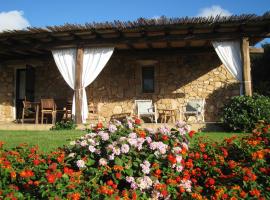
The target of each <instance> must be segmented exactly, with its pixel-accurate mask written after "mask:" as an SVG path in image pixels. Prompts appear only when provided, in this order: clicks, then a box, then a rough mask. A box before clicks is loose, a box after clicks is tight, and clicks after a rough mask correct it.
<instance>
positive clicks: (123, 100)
mask: <svg viewBox="0 0 270 200" xmlns="http://www.w3.org/2000/svg"><path fill="white" fill-rule="evenodd" d="M29 64H31V63H29ZM149 64H150V65H154V66H155V93H153V94H144V93H142V89H141V88H142V85H141V81H142V80H141V67H142V66H143V65H149ZM35 69H36V80H35V99H36V100H39V99H40V98H47V97H49V98H50V97H52V98H55V99H61V100H65V101H66V100H71V99H72V96H73V91H72V90H71V89H70V88H69V86H68V85H67V84H66V83H65V81H64V80H63V78H62V76H61V75H60V73H59V71H58V69H57V67H56V66H55V64H54V61H53V59H52V58H50V59H48V61H47V62H43V63H42V64H39V65H35ZM13 70H14V69H12V68H10V69H9V70H6V69H5V72H4V73H0V80H1V86H0V91H1V93H0V100H1V102H0V114H1V117H2V116H3V117H2V118H5V119H6V120H10V119H11V116H12V115H11V105H12V103H13V102H12V98H13V90H14V86H13V78H11V77H13ZM0 71H1V68H0ZM2 83H4V84H2ZM2 85H3V86H2ZM86 90H87V96H88V99H89V102H90V103H91V104H93V105H94V107H96V108H97V110H98V115H99V117H100V119H102V120H109V119H110V117H111V116H112V115H115V114H121V113H134V101H135V100H136V99H152V100H153V102H155V103H156V104H157V107H158V108H160V109H163V108H173V109H179V108H182V107H183V106H184V105H185V103H186V102H187V101H188V100H189V99H192V98H205V99H206V108H205V110H206V114H205V116H206V121H219V116H220V114H219V113H220V108H221V107H222V106H223V105H224V103H225V102H226V101H227V100H228V99H229V98H230V97H232V96H234V95H239V84H238V83H237V81H236V80H235V79H234V78H233V77H232V76H231V74H230V73H229V72H228V71H227V70H226V69H225V67H224V66H223V65H222V64H221V62H220V61H219V58H218V57H217V55H216V54H215V52H209V53H207V54H205V53H204V54H182V53H179V52H177V51H173V50H167V51H158V50H148V51H116V52H114V54H113V56H112V57H111V59H110V60H109V62H108V64H107V65H106V67H105V68H104V69H103V71H102V72H101V74H100V75H99V76H98V77H97V79H96V80H95V81H94V82H93V83H92V84H91V86H89V87H88V88H87V89H86ZM4 113H5V114H4Z"/></svg>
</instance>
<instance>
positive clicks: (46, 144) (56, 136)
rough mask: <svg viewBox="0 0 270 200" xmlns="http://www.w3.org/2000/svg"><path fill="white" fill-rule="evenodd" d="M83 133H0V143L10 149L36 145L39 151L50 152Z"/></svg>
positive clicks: (72, 131)
mask: <svg viewBox="0 0 270 200" xmlns="http://www.w3.org/2000/svg"><path fill="white" fill-rule="evenodd" d="M84 133H85V132H83V131H80V130H68V131H0V141H3V142H4V143H5V144H4V147H6V148H12V147H16V146H18V145H19V144H21V143H27V144H29V145H30V146H33V145H38V146H39V148H40V150H41V151H44V152H50V151H53V150H56V149H57V147H61V146H63V145H67V144H69V141H71V140H74V139H76V138H78V137H80V136H82V135H84Z"/></svg>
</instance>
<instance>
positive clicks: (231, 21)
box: [0, 12, 270, 123]
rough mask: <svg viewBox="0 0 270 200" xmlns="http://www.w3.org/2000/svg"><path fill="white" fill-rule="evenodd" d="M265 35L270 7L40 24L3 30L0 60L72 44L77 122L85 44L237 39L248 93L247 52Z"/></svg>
mask: <svg viewBox="0 0 270 200" xmlns="http://www.w3.org/2000/svg"><path fill="white" fill-rule="evenodd" d="M269 36H270V12H267V13H265V14H263V15H262V16H257V15H240V16H230V17H220V16H217V17H209V18H204V17H194V18H188V17H185V18H165V17H161V18H159V19H143V18H140V19H138V20H136V21H132V22H131V21H128V22H121V21H114V22H105V23H86V24H84V25H78V24H65V25H63V26H47V27H45V28H36V27H30V28H27V29H26V30H17V31H6V32H3V33H1V34H0V64H1V63H4V64H5V63H8V62H11V61H16V60H27V59H29V60H33V59H37V60H40V59H46V58H48V57H49V56H51V50H53V49H64V48H76V49H77V56H76V73H75V74H76V77H75V99H76V105H75V107H76V114H75V116H76V121H77V122H78V123H81V121H80V118H81V103H80V102H81V101H82V100H81V95H80V94H79V93H78V91H79V90H78V88H81V85H80V84H81V76H82V60H83V59H82V54H83V49H84V48H85V47H107V46H112V47H114V48H115V50H116V51H124V50H136V51H139V50H145V49H160V51H161V53H162V52H163V51H164V49H167V50H168V49H177V51H179V53H188V52H197V53H203V52H210V51H211V52H214V51H213V46H212V43H211V42H212V41H227V40H228V41H229V40H240V41H241V55H242V60H243V82H244V91H245V94H246V95H251V94H252V91H251V75H250V53H259V52H262V50H261V49H259V48H254V47H252V46H253V45H255V44H256V43H258V42H259V41H261V40H263V39H264V38H267V37H269Z"/></svg>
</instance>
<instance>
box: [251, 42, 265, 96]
mask: <svg viewBox="0 0 270 200" xmlns="http://www.w3.org/2000/svg"><path fill="white" fill-rule="evenodd" d="M262 47H263V48H264V53H263V54H255V55H252V56H251V74H252V79H253V80H252V81H253V90H254V92H256V93H258V94H262V95H266V96H270V44H269V43H266V44H264V45H262Z"/></svg>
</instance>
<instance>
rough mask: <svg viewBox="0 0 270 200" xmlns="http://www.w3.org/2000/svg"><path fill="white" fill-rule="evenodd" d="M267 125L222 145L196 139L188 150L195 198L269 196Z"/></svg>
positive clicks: (269, 163)
mask: <svg viewBox="0 0 270 200" xmlns="http://www.w3.org/2000/svg"><path fill="white" fill-rule="evenodd" d="M269 143H270V126H269V125H267V124H265V123H264V122H260V123H258V124H257V126H256V129H254V131H253V134H252V136H247V137H241V138H239V137H236V136H232V137H231V138H227V139H225V140H224V141H223V142H222V143H221V144H217V143H212V142H209V141H207V140H205V139H202V138H199V139H198V140H197V141H196V142H195V144H194V148H193V149H192V150H191V151H190V153H189V156H188V157H189V158H188V159H189V160H190V162H191V163H192V164H191V165H190V166H191V167H190V168H189V170H188V173H189V174H190V179H191V181H192V183H193V193H192V197H193V198H194V199H204V198H209V199H235V200H236V199H261V200H263V199H270V182H269V175H270V148H269Z"/></svg>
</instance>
